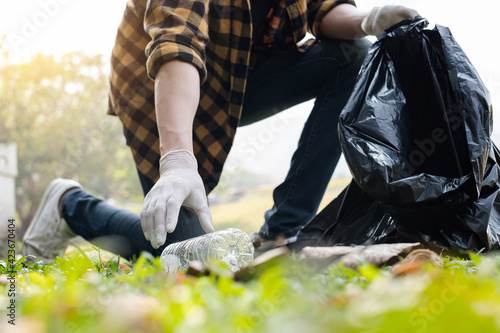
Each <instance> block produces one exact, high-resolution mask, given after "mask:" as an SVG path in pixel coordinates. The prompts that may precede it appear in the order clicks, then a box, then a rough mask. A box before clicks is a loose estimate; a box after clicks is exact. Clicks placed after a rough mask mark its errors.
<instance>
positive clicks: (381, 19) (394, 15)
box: [361, 5, 418, 37]
mask: <svg viewBox="0 0 500 333" xmlns="http://www.w3.org/2000/svg"><path fill="white" fill-rule="evenodd" d="M417 15H418V12H417V11H416V10H414V9H411V8H407V7H404V6H399V5H387V6H383V7H374V8H373V9H372V10H371V11H370V12H369V13H368V15H366V17H365V18H364V19H363V22H361V29H362V30H363V31H364V32H365V33H366V34H367V35H374V36H377V37H378V36H380V34H381V33H382V32H383V31H384V30H385V29H388V28H390V27H392V26H393V25H394V24H396V23H399V22H401V21H403V20H411V19H413V18H414V17H415V16H417Z"/></svg>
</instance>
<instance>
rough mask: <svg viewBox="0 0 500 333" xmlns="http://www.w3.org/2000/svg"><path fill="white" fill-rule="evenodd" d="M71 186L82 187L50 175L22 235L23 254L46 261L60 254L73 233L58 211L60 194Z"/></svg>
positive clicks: (71, 181)
mask: <svg viewBox="0 0 500 333" xmlns="http://www.w3.org/2000/svg"><path fill="white" fill-rule="evenodd" d="M72 188H82V185H80V184H79V183H78V182H76V181H74V180H70V179H62V178H58V179H54V180H53V181H52V182H51V183H50V184H49V186H48V187H47V189H46V190H45V193H44V194H43V198H42V202H41V203H40V207H38V210H37V212H36V214H35V217H34V218H33V220H32V221H31V224H30V226H29V228H28V230H26V233H25V234H24V237H23V243H24V245H23V255H25V256H26V255H33V256H36V257H38V258H39V259H42V260H43V261H44V262H46V263H48V262H51V261H52V260H54V258H55V257H60V256H62V255H64V251H65V250H66V247H67V246H68V243H69V241H70V239H71V238H73V237H75V236H76V234H75V233H74V232H73V231H72V230H71V229H70V227H69V226H68V224H67V223H66V221H65V220H64V219H63V218H62V217H61V216H60V214H59V201H60V199H61V197H62V195H63V194H64V193H65V192H67V191H68V190H70V189H72Z"/></svg>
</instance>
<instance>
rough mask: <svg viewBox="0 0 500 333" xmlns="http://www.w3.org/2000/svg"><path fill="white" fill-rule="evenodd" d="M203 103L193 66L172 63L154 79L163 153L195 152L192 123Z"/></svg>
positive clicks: (177, 62)
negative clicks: (175, 151) (183, 150)
mask: <svg viewBox="0 0 500 333" xmlns="http://www.w3.org/2000/svg"><path fill="white" fill-rule="evenodd" d="M199 100H200V76H199V73H198V70H197V69H196V67H194V66H193V65H192V64H190V63H187V62H183V61H179V60H172V61H169V62H167V63H165V64H164V65H163V66H162V67H161V68H160V70H159V72H158V75H157V76H156V79H155V107H156V119H157V123H158V132H159V135H160V153H161V155H165V154H166V153H167V152H169V151H171V150H174V149H188V150H189V151H193V119H194V116H195V113H196V110H197V108H198V103H199Z"/></svg>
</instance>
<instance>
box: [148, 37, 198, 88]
mask: <svg viewBox="0 0 500 333" xmlns="http://www.w3.org/2000/svg"><path fill="white" fill-rule="evenodd" d="M170 60H181V61H185V62H188V63H191V64H193V65H194V66H195V67H196V69H198V72H199V73H200V82H201V83H203V82H204V81H205V79H206V77H207V69H206V66H205V63H204V61H203V60H202V56H201V55H199V54H198V53H197V52H195V51H194V50H193V49H192V48H190V47H189V46H186V45H182V44H178V43H175V42H164V43H161V44H160V45H158V46H157V47H156V48H155V49H154V50H153V52H151V54H150V55H149V57H148V59H147V62H146V66H147V69H148V75H149V77H150V78H151V79H153V80H154V79H155V78H156V75H157V74H158V71H159V70H160V67H161V66H162V65H163V64H165V63H166V62H168V61H170Z"/></svg>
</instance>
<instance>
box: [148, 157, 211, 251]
mask: <svg viewBox="0 0 500 333" xmlns="http://www.w3.org/2000/svg"><path fill="white" fill-rule="evenodd" d="M182 205H183V206H186V207H189V208H192V209H193V210H194V211H195V212H196V214H197V215H198V219H199V220H200V224H201V227H202V228H203V229H204V230H205V231H206V232H213V231H215V230H214V227H213V226H212V215H211V214H210V210H209V208H208V204H207V196H206V193H205V187H204V185H203V181H202V180H201V177H200V175H199V173H198V163H197V161H196V158H195V157H194V155H193V153H191V152H190V151H188V150H173V151H171V152H168V153H167V154H165V155H164V156H163V157H162V158H161V159H160V179H159V180H158V181H157V182H156V184H155V185H154V186H153V188H152V189H151V191H149V193H148V194H147V195H146V198H145V199H144V204H143V205H142V210H141V226H142V231H143V232H144V236H145V237H146V239H147V240H149V241H150V242H151V245H152V246H153V247H154V248H155V249H157V248H159V247H160V246H161V245H163V244H164V243H165V241H166V239H167V232H173V231H174V230H175V227H176V226H177V220H178V217H179V210H180V208H181V206H182Z"/></svg>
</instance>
